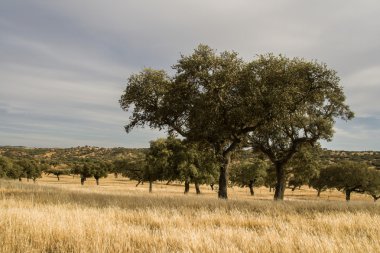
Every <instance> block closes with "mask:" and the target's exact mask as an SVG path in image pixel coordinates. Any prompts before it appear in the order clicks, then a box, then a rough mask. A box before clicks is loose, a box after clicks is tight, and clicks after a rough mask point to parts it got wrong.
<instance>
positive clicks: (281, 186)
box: [274, 163, 285, 200]
mask: <svg viewBox="0 0 380 253" xmlns="http://www.w3.org/2000/svg"><path fill="white" fill-rule="evenodd" d="M275 166H276V178H277V182H276V189H275V192H274V200H284V193H285V171H284V166H283V164H282V163H276V164H275Z"/></svg>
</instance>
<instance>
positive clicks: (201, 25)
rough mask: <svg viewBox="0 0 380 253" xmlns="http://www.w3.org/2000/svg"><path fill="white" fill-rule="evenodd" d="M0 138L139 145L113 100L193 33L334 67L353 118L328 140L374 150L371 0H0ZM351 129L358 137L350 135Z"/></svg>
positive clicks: (163, 63) (186, 45) (375, 58)
mask: <svg viewBox="0 0 380 253" xmlns="http://www.w3.org/2000/svg"><path fill="white" fill-rule="evenodd" d="M1 5H2V8H1V9H0V119H1V126H0V141H1V143H0V144H4V145H5V144H12V145H31V146H57V145H58V146H75V145H86V144H87V145H98V146H129V147H133V146H136V147H137V146H138V147H142V146H148V143H149V140H151V139H154V138H155V137H158V136H162V135H164V134H165V133H158V132H157V131H153V130H149V129H137V130H136V131H133V132H132V133H131V134H128V135H127V134H125V132H124V130H123V125H125V124H126V123H127V120H128V116H129V114H128V113H126V112H123V111H121V109H120V107H119V104H118V99H119V97H120V95H121V93H122V91H123V89H124V88H125V84H126V79H127V77H128V76H129V75H130V74H131V73H134V72H137V71H139V70H140V69H141V68H143V67H153V68H158V69H166V70H168V71H170V66H171V65H173V64H174V63H175V62H176V60H177V59H178V57H179V55H180V53H183V54H188V53H191V51H192V50H193V48H195V47H196V46H197V45H198V44H199V43H206V44H209V45H210V46H211V47H213V48H216V49H217V50H218V51H223V50H235V51H237V52H239V53H240V55H241V56H242V57H244V58H245V59H246V60H250V59H252V58H253V57H254V56H255V55H256V54H261V53H267V52H274V53H276V54H278V53H282V54H285V55H287V56H290V57H293V56H299V57H304V58H306V59H317V60H319V61H322V62H326V63H327V64H328V66H330V67H331V68H333V69H335V70H337V71H338V74H339V75H340V77H341V79H342V82H341V83H342V85H343V87H344V90H345V92H346V94H347V101H348V103H349V104H350V105H351V108H352V109H353V111H355V112H356V116H357V118H356V119H355V120H354V121H352V122H348V123H347V124H343V123H339V122H337V126H336V135H335V138H334V141H333V142H331V143H328V144H326V145H328V146H329V147H331V148H342V149H350V148H353V147H355V148H363V149H364V148H367V147H368V148H372V149H379V148H380V144H377V143H380V139H379V138H380V137H377V136H380V135H378V132H377V128H378V127H379V123H380V122H379V121H378V119H379V118H380V111H379V109H378V108H380V104H379V102H377V101H378V99H377V97H376V95H377V94H379V92H380V90H379V89H380V85H379V81H378V80H380V79H379V77H380V76H379V73H380V60H379V59H380V50H379V45H378V41H380V29H379V27H380V19H378V16H379V15H380V8H379V7H380V3H378V1H375V0H365V1H360V2H359V1H354V0H347V1H343V0H334V1H329V2H328V3H326V2H323V1H314V2H310V1H302V0H285V1H279V2H273V1H244V0H237V1H224V0H222V1H220V0H218V1H217V0H210V1H201V0H195V1H170V0H163V1H122V0H113V1H108V2H105V1H98V0H82V1H74V0H67V1H43V0H35V1H20V0H12V1H4V2H2V4H1ZM358 136H360V140H358Z"/></svg>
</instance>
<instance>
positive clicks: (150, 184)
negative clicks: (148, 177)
mask: <svg viewBox="0 0 380 253" xmlns="http://www.w3.org/2000/svg"><path fill="white" fill-rule="evenodd" d="M152 188H153V181H149V193H152V191H153V190H152Z"/></svg>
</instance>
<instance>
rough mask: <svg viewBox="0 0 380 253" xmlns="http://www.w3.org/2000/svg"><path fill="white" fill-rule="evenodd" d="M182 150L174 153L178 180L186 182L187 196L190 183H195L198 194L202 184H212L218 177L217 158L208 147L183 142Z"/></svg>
mask: <svg viewBox="0 0 380 253" xmlns="http://www.w3.org/2000/svg"><path fill="white" fill-rule="evenodd" d="M181 144H182V145H181V146H180V148H177V150H176V151H174V152H173V154H174V156H173V157H175V163H177V164H178V165H177V167H175V166H173V168H176V170H178V174H177V179H179V180H181V181H185V194H186V193H188V192H189V188H190V183H194V185H195V190H196V193H197V194H200V193H201V191H200V185H201V184H212V183H213V182H215V180H216V178H217V177H218V165H217V161H216V159H215V156H214V154H213V152H212V150H210V148H209V147H207V146H202V145H200V144H197V143H188V142H185V141H183V142H182V143H181Z"/></svg>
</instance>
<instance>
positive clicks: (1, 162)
mask: <svg viewBox="0 0 380 253" xmlns="http://www.w3.org/2000/svg"><path fill="white" fill-rule="evenodd" d="M11 169H12V161H11V160H10V159H8V158H6V157H3V156H0V178H1V177H5V176H6V175H7V172H8V171H10V170H11Z"/></svg>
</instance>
